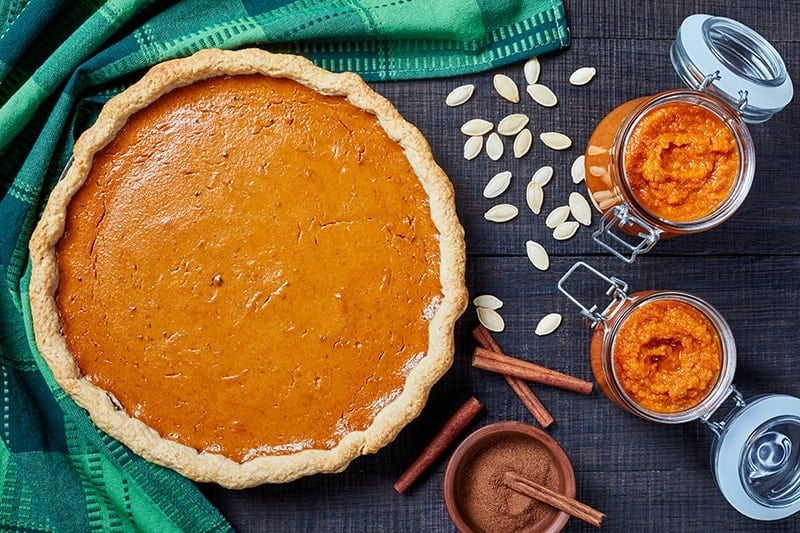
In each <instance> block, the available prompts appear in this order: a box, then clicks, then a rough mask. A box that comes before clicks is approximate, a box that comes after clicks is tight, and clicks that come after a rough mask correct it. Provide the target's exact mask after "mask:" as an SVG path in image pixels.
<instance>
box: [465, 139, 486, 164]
mask: <svg viewBox="0 0 800 533" xmlns="http://www.w3.org/2000/svg"><path fill="white" fill-rule="evenodd" d="M482 149H483V137H480V136H478V137H470V138H469V139H467V142H465V143H464V159H467V160H471V159H475V158H476V157H478V154H480V153H481V150H482Z"/></svg>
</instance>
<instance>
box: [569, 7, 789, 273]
mask: <svg viewBox="0 0 800 533" xmlns="http://www.w3.org/2000/svg"><path fill="white" fill-rule="evenodd" d="M671 59H672V63H673V66H674V67H675V70H676V71H677V72H678V74H679V76H680V77H681V79H682V80H683V81H684V82H685V83H686V84H687V85H688V86H689V88H688V89H672V90H668V91H664V92H662V93H659V94H656V95H655V96H649V97H642V98H637V99H634V100H631V101H629V102H626V103H624V104H622V105H620V106H619V107H617V108H616V109H614V110H613V111H611V113H609V114H608V115H607V116H606V117H605V118H604V119H603V120H602V121H601V122H600V123H599V124H598V126H597V128H595V130H594V133H593V134H592V136H591V138H590V139H589V143H588V145H587V147H586V153H585V166H586V186H587V188H588V190H589V197H590V198H591V200H592V202H593V203H594V205H595V207H596V208H597V209H598V210H599V211H600V212H601V213H602V214H603V216H602V217H601V225H600V227H599V229H598V230H597V231H596V232H595V233H594V239H595V240H596V241H597V242H598V243H599V244H600V245H601V246H603V247H604V248H606V249H607V250H608V251H610V252H612V253H613V254H614V255H616V256H617V257H619V258H620V259H622V260H624V261H626V262H629V263H630V262H632V261H633V260H634V259H635V258H636V256H637V255H638V254H640V253H643V252H646V251H648V250H649V249H650V248H652V247H653V245H655V243H656V242H657V241H658V240H659V239H660V238H664V237H672V236H676V235H682V234H688V233H696V232H700V231H705V230H708V229H711V228H713V227H715V226H717V225H719V224H721V223H722V222H723V221H725V220H727V219H728V218H730V216H731V215H733V213H734V212H735V211H736V210H737V209H738V208H739V206H740V205H741V204H742V202H743V201H744V199H745V197H746V196H747V193H748V192H749V190H750V185H751V183H752V180H753V175H754V173H755V149H754V146H753V140H752V137H751V136H750V133H749V131H748V129H747V126H746V124H745V123H746V122H750V123H756V122H764V121H766V120H768V119H769V118H770V117H771V116H772V115H773V114H775V113H777V112H779V111H780V110H781V109H783V108H784V107H785V106H786V104H788V103H789V101H790V100H791V98H792V93H793V87H792V81H791V79H790V77H789V75H788V73H787V71H786V66H785V64H784V62H783V60H782V58H781V56H780V54H778V52H777V51H776V50H775V48H773V47H772V45H771V44H770V43H769V42H768V41H767V40H766V39H764V38H763V37H762V36H761V35H759V34H758V33H756V32H755V31H753V30H752V29H750V28H748V27H747V26H744V25H743V24H740V23H738V22H736V21H733V20H731V19H726V18H722V17H712V16H709V15H692V16H690V17H688V18H687V19H686V20H684V22H683V23H682V24H681V27H680V29H679V30H678V35H677V37H676V40H675V42H674V44H673V46H672V50H671ZM617 230H619V231H617ZM626 235H631V236H633V239H631V238H626ZM637 238H639V239H641V240H640V241H638V242H637V241H636V239H637ZM632 241H633V242H632Z"/></svg>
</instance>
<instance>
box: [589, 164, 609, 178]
mask: <svg viewBox="0 0 800 533" xmlns="http://www.w3.org/2000/svg"><path fill="white" fill-rule="evenodd" d="M605 172H606V168H605V167H598V166H591V167H589V174H591V175H592V176H597V177H600V176H602V175H603V174H605Z"/></svg>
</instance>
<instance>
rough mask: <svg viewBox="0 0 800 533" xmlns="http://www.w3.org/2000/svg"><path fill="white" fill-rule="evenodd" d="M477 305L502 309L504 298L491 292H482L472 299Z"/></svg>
mask: <svg viewBox="0 0 800 533" xmlns="http://www.w3.org/2000/svg"><path fill="white" fill-rule="evenodd" d="M472 303H473V305H475V307H485V308H486V309H500V308H501V307H503V300H501V299H500V298H498V297H497V296H494V295H491V294H481V295H479V296H476V297H475V299H474V300H472Z"/></svg>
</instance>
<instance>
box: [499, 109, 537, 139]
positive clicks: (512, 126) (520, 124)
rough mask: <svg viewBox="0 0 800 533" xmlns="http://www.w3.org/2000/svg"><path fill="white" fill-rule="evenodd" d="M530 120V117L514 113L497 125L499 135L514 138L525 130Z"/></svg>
mask: <svg viewBox="0 0 800 533" xmlns="http://www.w3.org/2000/svg"><path fill="white" fill-rule="evenodd" d="M529 120H530V119H529V118H528V115H524V114H522V113H514V114H513V115H508V116H507V117H505V118H504V119H503V120H501V121H500V122H499V123H498V124H497V133H499V134H500V135H506V136H509V137H510V136H512V135H516V134H517V133H519V132H520V131H522V128H524V127H525V126H526V125H527V124H528V121H529Z"/></svg>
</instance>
